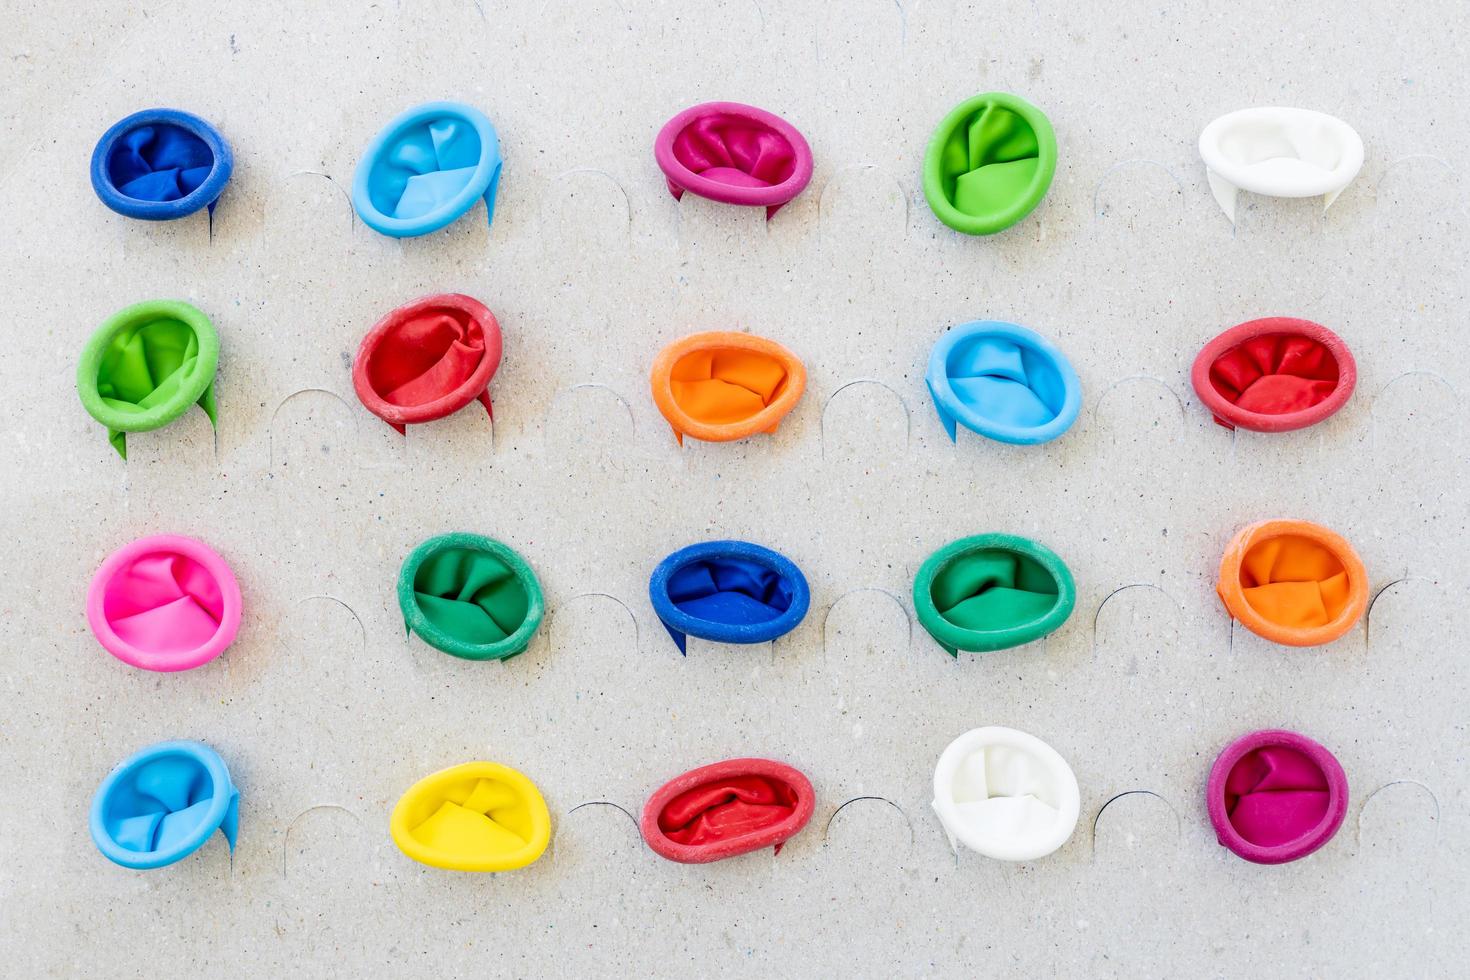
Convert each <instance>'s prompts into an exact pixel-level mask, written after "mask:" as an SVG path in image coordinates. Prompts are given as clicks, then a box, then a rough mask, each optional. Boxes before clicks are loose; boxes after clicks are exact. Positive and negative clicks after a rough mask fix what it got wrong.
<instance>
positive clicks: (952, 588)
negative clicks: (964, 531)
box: [914, 534, 1077, 656]
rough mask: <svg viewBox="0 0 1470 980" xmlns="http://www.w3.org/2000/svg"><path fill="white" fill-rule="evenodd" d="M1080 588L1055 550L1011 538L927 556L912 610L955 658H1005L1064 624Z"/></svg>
mask: <svg viewBox="0 0 1470 980" xmlns="http://www.w3.org/2000/svg"><path fill="white" fill-rule="evenodd" d="M1076 603H1077V587H1076V585H1075V584H1074V583H1073V581H1072V573H1071V572H1069V571H1068V570H1067V566H1066V564H1064V563H1063V562H1062V560H1061V559H1060V558H1058V557H1057V556H1056V554H1055V553H1054V552H1053V551H1052V550H1051V549H1050V548H1046V547H1044V546H1042V545H1040V544H1037V543H1036V542H1035V541H1032V540H1030V539H1029V538H1022V537H1017V536H1016V535H1014V534H978V535H976V536H974V537H970V538H961V539H960V540H958V541H954V542H952V543H950V544H948V545H945V546H944V547H943V548H940V549H939V550H938V551H936V552H934V554H932V555H930V556H929V558H928V560H926V561H925V562H924V564H923V566H921V567H920V568H919V574H918V575H916V576H915V577H914V608H915V609H916V610H918V614H919V622H920V623H922V624H923V626H924V629H926V630H928V631H929V635H930V636H932V637H934V639H935V641H936V642H938V644H939V645H940V646H942V647H944V649H946V650H948V651H949V653H950V655H951V656H958V654H959V651H960V650H966V651H974V652H984V651H989V650H1004V649H1006V648H1007V647H1014V646H1020V645H1021V644H1022V643H1030V642H1031V641H1032V640H1036V639H1040V638H1041V637H1043V636H1045V635H1047V634H1048V633H1050V632H1052V631H1053V630H1055V629H1056V628H1057V627H1059V626H1061V625H1062V624H1063V623H1064V622H1066V621H1067V617H1068V616H1070V615H1071V614H1072V607H1073V606H1074V605H1076Z"/></svg>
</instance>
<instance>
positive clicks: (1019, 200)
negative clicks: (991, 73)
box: [924, 92, 1057, 235]
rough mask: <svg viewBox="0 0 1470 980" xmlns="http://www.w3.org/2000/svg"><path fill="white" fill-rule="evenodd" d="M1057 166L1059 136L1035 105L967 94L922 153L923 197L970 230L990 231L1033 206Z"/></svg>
mask: <svg viewBox="0 0 1470 980" xmlns="http://www.w3.org/2000/svg"><path fill="white" fill-rule="evenodd" d="M1056 169H1057V138H1056V134H1055V133H1054V132H1052V128H1051V122H1050V121H1049V120H1048V119H1047V118H1046V114H1045V113H1043V112H1042V111H1041V110H1040V109H1038V108H1036V106H1034V105H1032V104H1031V103H1029V102H1027V101H1026V100H1025V99H1022V98H1020V97H1019V96H1015V95H1011V94H1009V93H1007V92H986V93H984V94H982V95H977V96H975V97H974V98H972V99H966V100H965V101H964V102H961V103H960V104H959V105H957V106H955V108H954V109H953V110H952V111H951V112H950V113H949V115H947V116H945V117H944V120H943V121H942V122H941V123H940V124H939V128H938V129H936V130H935V131H934V136H933V137H932V138H931V139H930V140H929V149H928V151H927V152H926V153H925V154H924V197H925V198H927V199H928V201H929V207H930V208H931V209H932V210H933V211H934V214H935V216H937V217H938V218H939V220H940V221H943V222H944V223H945V224H947V225H949V226H950V227H951V228H953V229H954V230H955V231H962V232H964V233H965V234H967V235H993V234H995V233H996V232H998V231H1003V230H1005V229H1006V228H1009V227H1010V226H1011V225H1013V224H1015V223H1016V222H1018V221H1020V220H1021V219H1022V218H1024V217H1026V215H1028V214H1030V213H1031V212H1032V211H1034V210H1035V209H1036V205H1038V204H1040V203H1041V199H1042V198H1043V197H1045V196H1046V192H1047V189H1048V188H1049V187H1051V178H1052V175H1053V174H1054V173H1056Z"/></svg>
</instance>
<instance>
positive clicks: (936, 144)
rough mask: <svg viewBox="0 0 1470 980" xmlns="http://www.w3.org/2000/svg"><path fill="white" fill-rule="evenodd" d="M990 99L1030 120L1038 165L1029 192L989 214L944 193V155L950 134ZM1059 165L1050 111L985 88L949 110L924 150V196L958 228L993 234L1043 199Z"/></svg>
mask: <svg viewBox="0 0 1470 980" xmlns="http://www.w3.org/2000/svg"><path fill="white" fill-rule="evenodd" d="M986 103H990V104H994V105H999V106H1001V107H1002V108H1005V109H1009V110H1010V111H1011V112H1014V113H1015V114H1016V115H1018V116H1020V117H1021V118H1022V119H1024V120H1025V121H1026V124H1027V125H1028V126H1030V127H1031V131H1032V132H1034V133H1035V134H1036V146H1037V153H1036V158H1037V167H1036V176H1035V177H1033V178H1032V180H1031V184H1030V186H1029V187H1028V188H1027V189H1026V193H1025V194H1024V195H1022V196H1021V197H1018V198H1017V199H1016V200H1015V202H1014V203H1012V204H1010V205H1008V206H1007V207H1005V208H1004V209H1002V210H1000V211H996V212H992V213H991V214H987V215H972V214H966V213H965V212H963V211H961V210H960V209H959V208H957V207H955V206H954V204H953V203H952V202H951V201H950V200H949V198H948V197H947V196H945V193H944V178H943V176H942V175H941V174H940V158H941V156H942V155H943V152H944V145H945V143H946V142H947V141H948V140H949V136H950V134H951V133H952V132H953V131H954V130H955V128H956V127H957V126H959V125H960V124H962V123H963V122H964V121H965V120H966V119H968V118H969V117H970V116H971V115H972V114H974V113H975V112H976V111H977V110H978V109H980V108H982V107H983V106H984V105H985V104H986ZM1056 169H1057V135H1056V131H1055V130H1053V129H1052V125H1051V120H1050V119H1048V118H1047V117H1046V113H1044V112H1042V111H1041V110H1040V109H1039V108H1037V107H1036V106H1034V105H1032V104H1031V103H1030V102H1027V101H1026V100H1025V99H1023V98H1021V97H1020V96H1019V95H1012V94H1011V93H1010V92H981V93H980V94H979V95H973V96H971V97H970V98H968V99H966V100H965V101H963V102H961V103H960V104H959V105H957V106H955V107H954V108H953V109H951V110H949V112H948V113H946V114H945V116H944V118H943V119H941V120H940V121H939V125H938V126H936V127H935V129H934V134H933V135H932V136H930V137H929V147H928V149H927V150H925V152H924V198H925V199H926V200H927V201H928V202H929V208H930V210H932V211H933V212H934V216H935V217H937V218H938V219H939V220H940V221H942V222H944V223H945V224H946V225H948V226H949V227H951V228H953V229H954V230H955V231H959V232H964V233H965V234H967V235H993V234H995V233H996V232H1000V231H1005V230H1006V229H1007V228H1009V227H1011V226H1012V225H1015V224H1017V223H1019V222H1020V221H1021V220H1022V219H1024V218H1025V217H1026V216H1027V215H1029V214H1030V213H1031V212H1032V211H1035V210H1036V206H1037V205H1038V204H1040V203H1041V199H1042V198H1044V197H1046V192H1047V191H1048V190H1050V189H1051V181H1052V177H1053V176H1054V175H1055V174H1056Z"/></svg>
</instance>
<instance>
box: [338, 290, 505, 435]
mask: <svg viewBox="0 0 1470 980" xmlns="http://www.w3.org/2000/svg"><path fill="white" fill-rule="evenodd" d="M436 307H448V308H450V309H453V310H459V311H460V312H462V313H465V314H467V315H468V316H470V317H472V318H473V319H475V320H476V321H478V322H479V323H480V326H481V330H482V332H483V333H484V335H485V355H484V356H483V357H482V358H480V363H479V364H478V365H476V366H475V370H474V373H472V374H471V375H470V376H469V378H468V379H466V380H465V382H464V383H463V384H461V385H460V386H459V387H458V388H455V389H454V390H453V391H450V392H447V393H445V394H443V395H440V396H439V397H438V398H435V399H433V400H431V401H427V402H424V403H423V404H420V405H394V404H392V403H391V402H389V401H388V400H386V399H385V398H383V396H382V395H379V394H378V393H377V392H376V391H374V390H373V386H372V382H371V381H369V379H368V364H369V362H370V361H371V360H372V357H373V354H374V352H375V351H376V350H377V347H378V344H379V343H380V342H381V341H382V339H383V337H384V336H386V335H387V333H388V332H389V331H390V330H392V329H393V328H394V327H397V326H398V325H400V324H401V323H403V321H405V320H407V319H409V318H411V317H415V316H418V315H419V314H420V313H424V312H426V311H428V310H430V309H434V308H436ZM502 352H503V341H502V338H501V334H500V321H499V320H497V319H495V314H494V313H491V312H490V310H489V308H488V307H486V306H485V304H484V303H481V302H480V301H479V300H477V299H475V298H474V297H473V296H466V295H465V294H464V293H436V294H434V295H432V296H421V297H419V298H418V299H416V300H413V301H412V302H409V303H405V304H403V305H402V306H399V307H395V308H394V309H392V310H389V311H388V312H387V313H385V314H383V316H382V317H380V318H379V319H378V322H377V323H375V324H373V326H372V328H371V329H369V330H368V332H367V334H366V335H365V336H364V337H363V338H362V342H361V343H360V344H358V347H357V355H356V356H355V357H354V358H353V360H352V387H353V388H354V389H355V390H356V391H357V397H358V400H359V401H361V402H362V404H363V407H365V408H366V409H367V410H368V411H369V412H372V413H373V414H374V415H376V416H377V417H378V418H380V419H382V420H383V421H384V422H387V423H388V424H389V425H391V426H394V427H395V428H398V427H401V426H404V425H413V424H417V423H420V422H432V421H434V420H436V419H442V418H444V417H446V416H449V415H453V414H454V413H455V412H457V411H459V410H460V409H461V408H464V407H465V406H466V405H468V404H469V403H470V402H472V401H474V400H475V399H477V398H479V397H481V395H483V394H484V393H485V391H486V390H487V389H488V388H489V386H490V380H491V379H492V378H493V377H495V372H496V371H497V370H499V368H500V358H501V355H502ZM485 400H486V404H487V410H488V403H489V399H488V397H487V398H486V399H485Z"/></svg>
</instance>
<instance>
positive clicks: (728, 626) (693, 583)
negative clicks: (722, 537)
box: [648, 541, 811, 653]
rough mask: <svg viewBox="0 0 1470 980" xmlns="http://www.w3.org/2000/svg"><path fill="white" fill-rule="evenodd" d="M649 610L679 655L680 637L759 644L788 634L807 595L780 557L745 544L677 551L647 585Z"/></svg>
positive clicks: (712, 544)
mask: <svg viewBox="0 0 1470 980" xmlns="http://www.w3.org/2000/svg"><path fill="white" fill-rule="evenodd" d="M648 596H649V599H650V600H651V601H652V602H653V610H654V612H655V613H656V614H657V615H658V618H659V620H660V621H661V622H662V623H663V624H664V628H665V629H667V630H668V631H669V635H670V636H671V637H673V639H674V643H676V644H677V645H678V647H679V652H680V653H683V652H685V645H686V641H685V638H686V636H689V635H692V636H697V637H700V638H701V639H705V640H714V641H716V642H719V643H763V642H765V641H766V640H774V639H775V638H776V637H778V636H783V635H785V634H786V633H789V632H791V630H792V629H794V628H795V627H796V625H797V624H798V623H800V622H801V621H802V618H803V617H805V616H806V611H807V607H808V606H809V605H810V604H811V592H810V590H809V589H808V588H807V584H806V577H805V576H803V575H802V574H801V569H799V568H797V567H796V565H795V564H794V563H793V562H792V561H791V559H789V558H787V557H786V556H784V555H781V554H778V553H777V552H774V551H772V550H771V549H769V548H762V547H761V546H760V545H758V544H751V543H750V542H748V541H706V542H703V543H701V544H692V545H690V546H688V547H687V548H681V549H679V550H678V551H676V552H674V553H673V554H672V555H669V556H668V557H667V558H665V559H664V560H663V561H662V562H660V563H659V565H658V567H657V568H655V569H654V570H653V576H652V577H651V578H650V579H649V581H648Z"/></svg>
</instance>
